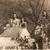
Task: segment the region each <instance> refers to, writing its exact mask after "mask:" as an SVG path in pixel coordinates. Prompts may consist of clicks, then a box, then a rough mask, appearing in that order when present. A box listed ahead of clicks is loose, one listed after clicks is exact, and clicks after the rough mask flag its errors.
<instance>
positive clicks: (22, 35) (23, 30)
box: [20, 28, 30, 39]
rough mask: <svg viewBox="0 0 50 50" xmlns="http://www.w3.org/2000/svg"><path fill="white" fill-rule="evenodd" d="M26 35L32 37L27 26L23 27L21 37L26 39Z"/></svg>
mask: <svg viewBox="0 0 50 50" xmlns="http://www.w3.org/2000/svg"><path fill="white" fill-rule="evenodd" d="M25 36H26V38H30V33H29V32H28V30H27V29H26V28H21V29H20V37H22V38H23V39H24V37H25Z"/></svg>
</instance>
